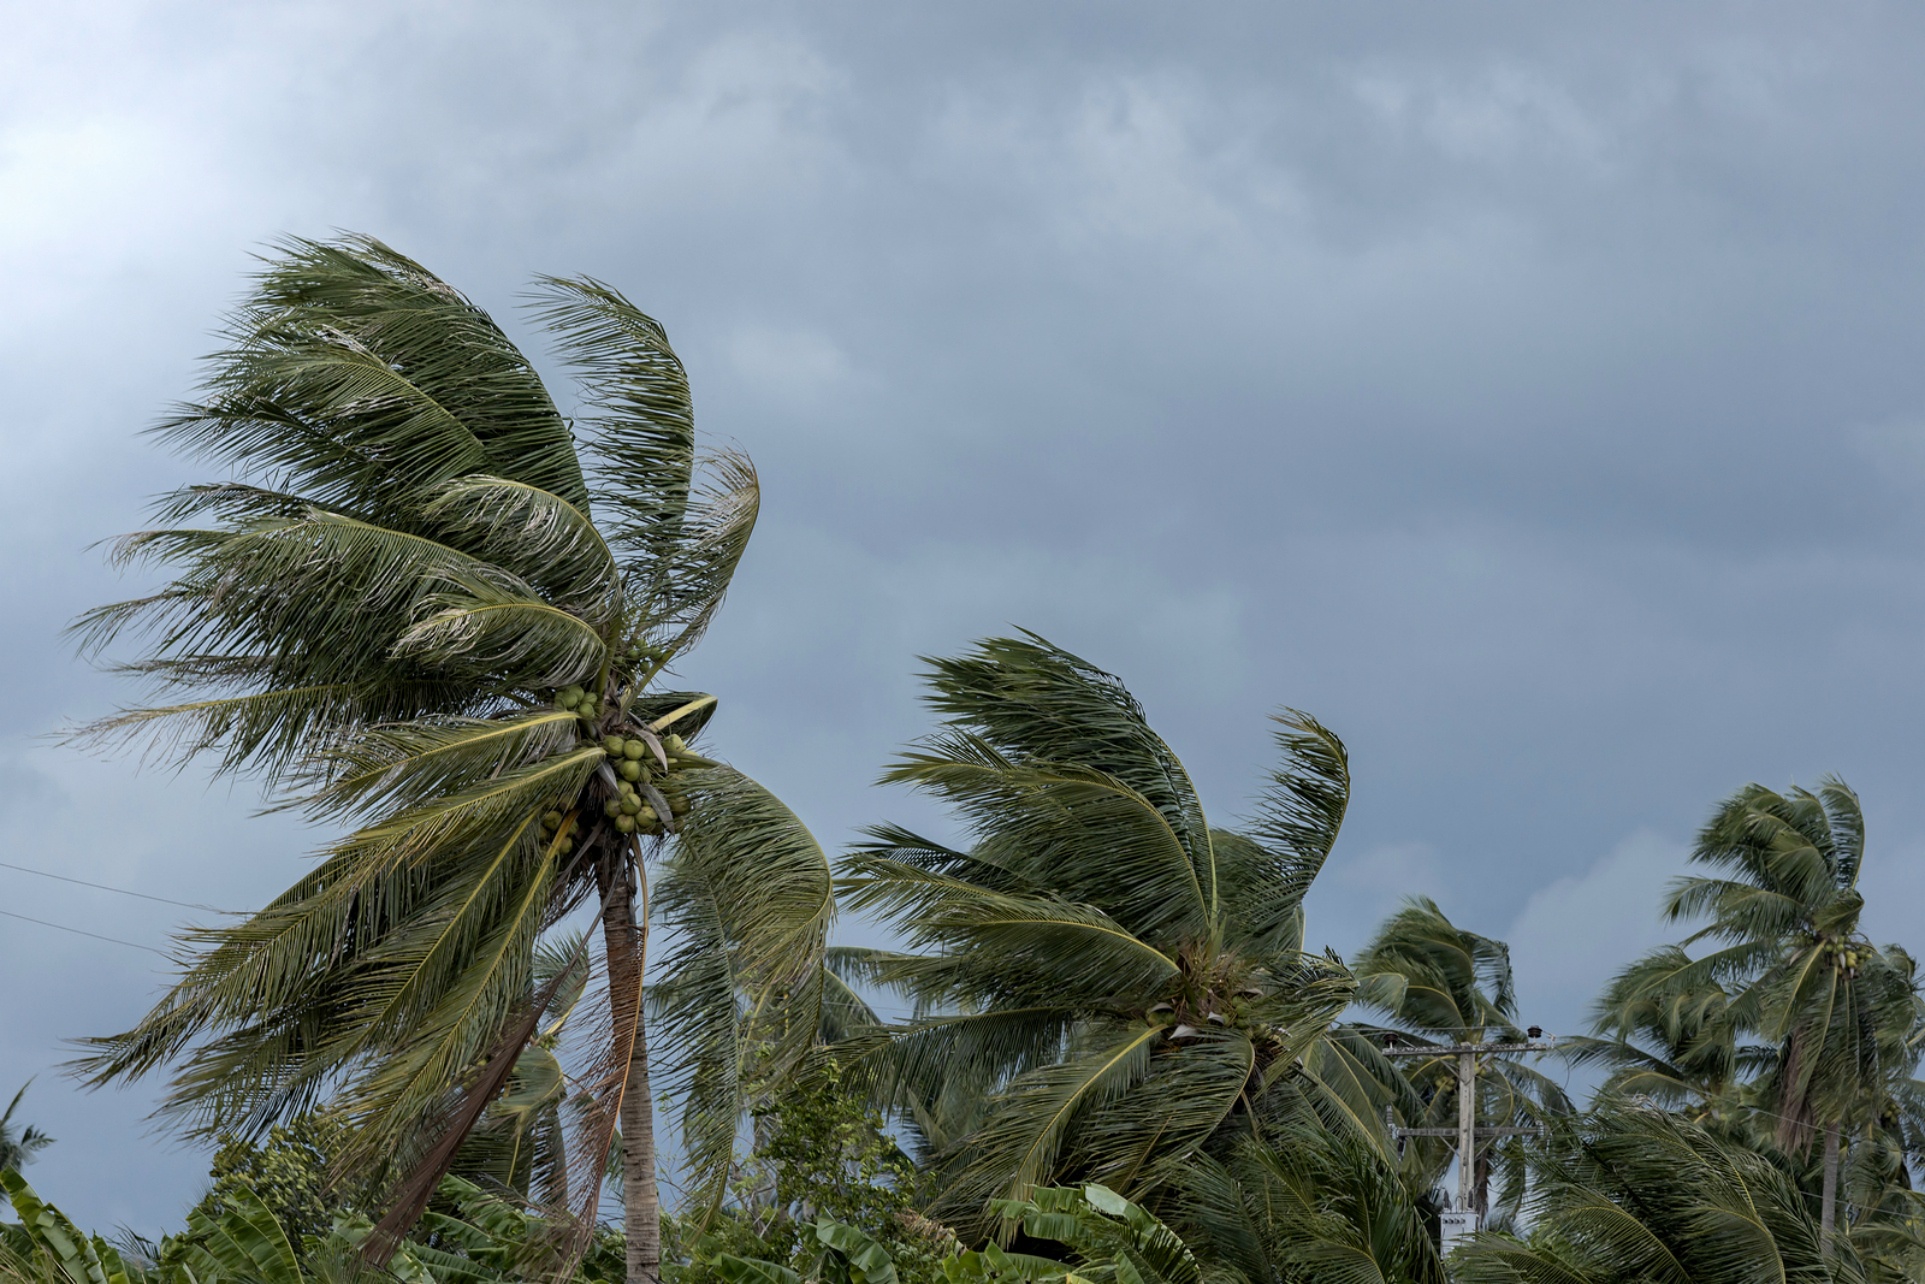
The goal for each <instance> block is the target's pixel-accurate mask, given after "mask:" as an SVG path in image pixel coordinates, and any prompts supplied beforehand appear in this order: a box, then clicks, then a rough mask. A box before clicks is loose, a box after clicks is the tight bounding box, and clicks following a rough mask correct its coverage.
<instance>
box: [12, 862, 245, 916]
mask: <svg viewBox="0 0 1925 1284" xmlns="http://www.w3.org/2000/svg"><path fill="white" fill-rule="evenodd" d="M0 869H11V870H15V871H18V872H19V873H22V874H33V875H36V876H38V877H40V878H55V879H59V880H60V881H61V882H63V883H73V884H75V885H77V886H80V887H91V888H93V889H94V890H95V891H99V892H113V893H114V894H115V895H118V896H138V897H139V898H140V899H141V900H143V901H157V902H159V903H160V904H162V905H177V906H179V907H180V908H181V909H191V910H205V911H206V912H208V913H209V914H226V913H228V912H229V911H227V910H224V909H221V908H220V907H219V906H216V905H202V904H201V903H200V902H199V901H176V900H171V899H169V898H168V897H165V896H155V895H153V894H151V893H148V892H136V891H133V890H132V889H130V888H126V887H110V886H108V885H107V884H106V883H90V882H88V881H87V880H86V879H84V878H70V877H68V876H67V875H65V874H55V873H52V872H50V871H48V870H44V869H31V868H29V867H28V866H26V865H15V864H14V863H12V862H11V861H4V860H0Z"/></svg>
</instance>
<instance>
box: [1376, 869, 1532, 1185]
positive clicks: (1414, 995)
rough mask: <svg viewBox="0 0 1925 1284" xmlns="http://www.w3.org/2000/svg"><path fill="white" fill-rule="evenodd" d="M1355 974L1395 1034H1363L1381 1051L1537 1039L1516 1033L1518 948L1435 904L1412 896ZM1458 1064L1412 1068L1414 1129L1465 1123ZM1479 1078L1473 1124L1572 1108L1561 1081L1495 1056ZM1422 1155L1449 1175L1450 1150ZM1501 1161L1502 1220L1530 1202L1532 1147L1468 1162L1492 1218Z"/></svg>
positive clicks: (1451, 1059) (1502, 1148)
mask: <svg viewBox="0 0 1925 1284" xmlns="http://www.w3.org/2000/svg"><path fill="white" fill-rule="evenodd" d="M1351 971H1352V972H1354V973H1355V974H1356V977H1357V1005H1358V1006H1359V1007H1361V1008H1364V1009H1365V1010H1367V1011H1370V1012H1375V1013H1377V1014H1379V1015H1381V1016H1382V1017H1383V1018H1384V1019H1385V1020H1386V1021H1387V1022H1388V1023H1389V1025H1388V1027H1384V1026H1365V1027H1362V1029H1363V1030H1364V1032H1365V1034H1366V1036H1367V1037H1368V1038H1370V1039H1371V1041H1372V1042H1378V1043H1390V1042H1394V1043H1397V1044H1399V1045H1401V1046H1403V1047H1412V1046H1416V1047H1422V1046H1425V1045H1439V1046H1444V1045H1451V1044H1460V1045H1461V1044H1467V1043H1485V1042H1496V1043H1519V1042H1523V1041H1524V1040H1525V1039H1526V1038H1527V1037H1528V1036H1527V1034H1526V1032H1525V1031H1524V1030H1523V1029H1522V1028H1520V1027H1519V1025H1518V1024H1517V986H1516V983H1515V980H1514V978H1513V976H1512V974H1511V951H1510V946H1508V945H1506V944H1505V943H1504V942H1503V941H1500V940H1498V939H1496V938H1495V937H1490V936H1483V935H1480V934H1479V933H1477V932H1473V931H1471V930H1469V929H1468V928H1463V927H1459V926H1457V925H1456V924H1455V923H1453V922H1451V921H1450V919H1449V918H1448V917H1446V916H1445V914H1444V912H1443V910H1441V909H1439V908H1438V906H1437V903H1436V902H1435V901H1433V900H1430V899H1429V898H1427V897H1421V896H1419V897H1412V898H1411V899H1410V900H1408V901H1406V902H1405V904H1404V905H1403V907H1402V908H1400V909H1398V910H1397V911H1396V912H1395V913H1393V914H1392V915H1391V916H1390V917H1389V918H1388V919H1386V920H1385V921H1384V924H1383V926H1382V927H1380V928H1378V929H1377V934H1376V936H1375V937H1374V938H1372V940H1371V942H1370V944H1368V945H1366V946H1365V947H1364V949H1363V952H1362V953H1360V954H1359V955H1358V956H1357V957H1356V959H1355V960H1354V961H1353V962H1352V964H1351ZM1458 1063H1459V1059H1458V1057H1457V1056H1455V1055H1453V1054H1449V1053H1442V1052H1440V1053H1439V1054H1438V1055H1437V1056H1436V1057H1434V1058H1432V1057H1429V1056H1422V1055H1419V1056H1415V1057H1408V1058H1405V1059H1404V1060H1403V1062H1402V1065H1401V1069H1402V1071H1403V1074H1404V1076H1405V1077H1406V1078H1407V1079H1408V1080H1409V1082H1410V1083H1411V1085H1412V1086H1413V1087H1414V1088H1415V1089H1416V1093H1417V1097H1418V1099H1419V1100H1420V1101H1421V1102H1422V1107H1421V1110H1420V1112H1419V1113H1418V1114H1417V1116H1416V1117H1409V1118H1406V1119H1405V1122H1406V1123H1409V1124H1417V1125H1420V1126H1426V1127H1437V1126H1443V1125H1448V1124H1453V1123H1455V1122H1456V1121H1457V1117H1458V1100H1459V1094H1460V1092H1461V1089H1462V1085H1460V1084H1459V1083H1458V1081H1457V1076H1458V1071H1459V1064H1458ZM1477 1069H1478V1075H1477V1082H1476V1084H1475V1085H1474V1087H1473V1091H1474V1092H1475V1093H1476V1094H1477V1103H1476V1111H1475V1116H1474V1117H1475V1118H1476V1119H1478V1120H1479V1121H1480V1123H1487V1124H1499V1123H1501V1124H1507V1125H1512V1126H1534V1125H1541V1124H1542V1123H1543V1122H1544V1121H1545V1120H1546V1119H1548V1118H1550V1117H1551V1116H1553V1115H1558V1114H1563V1113H1566V1112H1568V1111H1569V1109H1570V1102H1569V1100H1568V1099H1567V1098H1566V1097H1565V1095H1564V1091H1563V1089H1562V1088H1561V1087H1559V1086H1558V1084H1557V1083H1556V1082H1555V1081H1554V1080H1552V1079H1550V1078H1548V1077H1547V1076H1545V1075H1543V1074H1541V1073H1539V1072H1538V1071H1537V1070H1535V1069H1533V1068H1532V1067H1530V1066H1527V1065H1525V1064H1523V1063H1522V1062H1521V1061H1518V1060H1516V1059H1514V1058H1509V1057H1490V1058H1486V1059H1484V1060H1482V1061H1480V1062H1479V1064H1478V1067H1477ZM1414 1150H1415V1152H1416V1153H1418V1154H1420V1155H1421V1154H1425V1153H1428V1154H1430V1155H1432V1156H1434V1157H1435V1159H1434V1161H1433V1167H1434V1168H1435V1169H1436V1170H1437V1171H1438V1172H1441V1169H1442V1161H1443V1159H1444V1157H1445V1155H1446V1154H1447V1153H1448V1150H1447V1147H1446V1146H1445V1145H1443V1144H1441V1143H1439V1142H1435V1141H1433V1142H1429V1143H1428V1144H1426V1143H1423V1142H1419V1143H1418V1144H1417V1145H1416V1146H1415V1147H1414ZM1499 1158H1501V1159H1502V1160H1503V1161H1504V1169H1505V1171H1504V1182H1503V1190H1504V1194H1505V1198H1506V1201H1507V1202H1506V1208H1505V1209H1504V1210H1500V1211H1504V1212H1513V1211H1515V1205H1516V1201H1517V1200H1519V1199H1521V1198H1522V1196H1523V1189H1524V1164H1523V1143H1522V1141H1521V1140H1519V1139H1517V1138H1510V1139H1506V1140H1504V1141H1500V1142H1497V1143H1495V1144H1494V1145H1493V1146H1489V1147H1486V1148H1484V1149H1483V1150H1481V1151H1480V1152H1479V1153H1478V1154H1477V1155H1476V1156H1475V1158H1474V1159H1472V1160H1469V1161H1468V1162H1471V1163H1473V1164H1474V1168H1473V1178H1474V1185H1475V1190H1476V1206H1477V1211H1478V1212H1479V1213H1480V1214H1481V1213H1487V1212H1488V1211H1489V1210H1490V1185H1491V1173H1492V1163H1493V1160H1494V1159H1499ZM1459 1159H1460V1161H1462V1160H1463V1159H1464V1157H1462V1156H1460V1157H1459Z"/></svg>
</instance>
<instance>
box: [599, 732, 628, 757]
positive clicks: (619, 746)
mask: <svg viewBox="0 0 1925 1284" xmlns="http://www.w3.org/2000/svg"><path fill="white" fill-rule="evenodd" d="M624 748H626V746H625V745H624V744H623V743H622V738H621V737H620V736H603V737H602V751H603V752H604V753H606V754H607V755H608V756H609V757H611V758H619V757H621V756H622V750H623V749H624Z"/></svg>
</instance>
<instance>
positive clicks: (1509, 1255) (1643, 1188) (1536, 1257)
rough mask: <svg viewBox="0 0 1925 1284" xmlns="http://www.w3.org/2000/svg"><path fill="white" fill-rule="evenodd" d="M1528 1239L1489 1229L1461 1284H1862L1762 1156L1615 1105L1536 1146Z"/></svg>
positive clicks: (1672, 1119)
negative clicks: (1777, 1283)
mask: <svg viewBox="0 0 1925 1284" xmlns="http://www.w3.org/2000/svg"><path fill="white" fill-rule="evenodd" d="M1532 1167H1533V1169H1534V1170H1535V1171H1534V1172H1533V1174H1532V1175H1533V1178H1534V1181H1533V1188H1532V1195H1531V1200H1530V1217H1529V1222H1530V1226H1531V1231H1530V1235H1529V1237H1528V1238H1527V1239H1518V1238H1515V1237H1513V1236H1509V1235H1503V1234H1494V1233H1488V1232H1487V1233H1485V1234H1481V1235H1479V1236H1477V1237H1475V1238H1474V1239H1473V1240H1472V1241H1471V1243H1470V1244H1468V1245H1466V1246H1465V1247H1463V1248H1460V1249H1459V1250H1458V1251H1457V1252H1456V1253H1455V1254H1453V1259H1452V1276H1453V1278H1455V1279H1457V1280H1460V1281H1463V1284H1552V1282H1556V1284H1590V1282H1592V1281H1598V1282H1602V1281H1618V1280H1624V1281H1630V1280H1637V1281H1651V1282H1653V1284H1755V1282H1756V1281H1759V1280H1783V1281H1804V1282H1808V1284H1819V1282H1820V1281H1839V1282H1840V1284H1844V1282H1846V1281H1853V1282H1856V1281H1862V1280H1864V1279H1865V1278H1866V1276H1865V1274H1864V1272H1863V1270H1862V1267H1861V1265H1860V1263H1859V1262H1858V1260H1857V1259H1856V1258H1855V1256H1853V1255H1852V1253H1851V1252H1850V1250H1849V1249H1846V1250H1845V1251H1842V1252H1833V1253H1828V1252H1827V1251H1826V1249H1825V1246H1824V1242H1823V1236H1822V1235H1821V1233H1820V1229H1819V1227H1818V1225H1817V1224H1816V1223H1814V1222H1813V1221H1812V1219H1811V1216H1810V1213H1809V1212H1808V1211H1807V1209H1806V1206H1805V1203H1804V1197H1803V1193H1802V1192H1801V1191H1800V1190H1799V1189H1798V1187H1797V1185H1796V1184H1795V1183H1794V1182H1793V1181H1792V1179H1791V1178H1790V1176H1789V1175H1788V1174H1787V1173H1786V1172H1785V1171H1784V1170H1783V1169H1782V1168H1780V1167H1778V1166H1777V1165H1775V1164H1773V1163H1772V1162H1771V1161H1770V1159H1769V1158H1767V1157H1766V1156H1764V1155H1760V1154H1759V1153H1757V1152H1756V1151H1753V1150H1750V1149H1748V1148H1745V1147H1743V1146H1739V1145H1735V1144H1733V1143H1731V1142H1728V1141H1722V1140H1720V1139H1719V1138H1717V1137H1715V1136H1713V1135H1712V1134H1711V1133H1709V1132H1707V1131H1705V1130H1704V1129H1703V1128H1700V1127H1699V1126H1698V1125H1696V1124H1693V1123H1690V1122H1688V1121H1686V1120H1683V1119H1680V1118H1678V1117H1677V1116H1675V1115H1669V1114H1666V1113H1664V1112H1663V1111H1660V1110H1656V1109H1654V1108H1650V1107H1643V1108H1636V1107H1631V1108H1627V1107H1622V1106H1614V1107H1609V1108H1606V1109H1603V1110H1600V1111H1596V1112H1594V1113H1592V1114H1589V1115H1587V1116H1584V1117H1582V1118H1580V1119H1577V1120H1575V1121H1573V1122H1572V1123H1571V1124H1570V1125H1568V1126H1562V1127H1560V1128H1558V1129H1557V1131H1556V1133H1555V1135H1554V1136H1553V1139H1552V1141H1551V1144H1549V1145H1548V1146H1546V1147H1543V1148H1541V1149H1536V1150H1534V1151H1533V1157H1532Z"/></svg>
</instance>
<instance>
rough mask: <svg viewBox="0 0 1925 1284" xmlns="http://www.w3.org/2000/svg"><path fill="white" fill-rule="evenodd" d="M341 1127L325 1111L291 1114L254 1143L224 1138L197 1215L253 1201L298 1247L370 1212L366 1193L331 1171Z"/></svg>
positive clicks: (344, 1133) (343, 1132)
mask: <svg viewBox="0 0 1925 1284" xmlns="http://www.w3.org/2000/svg"><path fill="white" fill-rule="evenodd" d="M348 1132H349V1128H348V1125H347V1123H346V1122H345V1121H344V1120H342V1119H341V1118H340V1117H339V1116H337V1115H333V1114H329V1113H327V1112H326V1111H318V1112H315V1113H312V1114H305V1115H300V1116H297V1117H296V1118H294V1119H292V1120H290V1121H289V1122H288V1123H286V1124H285V1125H280V1124H277V1125H275V1127H273V1128H272V1129H270V1130H269V1132H268V1135H267V1137H266V1139H265V1140H264V1141H263V1142H262V1143H261V1144H259V1145H255V1144H253V1143H251V1142H248V1141H245V1140H243V1139H241V1138H239V1137H235V1136H231V1135H230V1136H228V1137H226V1138H225V1139H223V1142H222V1145H221V1147H220V1149H219V1150H218V1151H216V1152H215V1154H214V1163H213V1167H212V1170H211V1171H210V1173H209V1176H210V1177H212V1179H213V1186H212V1188H211V1189H210V1190H209V1191H208V1192H207V1195H206V1197H205V1198H204V1199H203V1200H202V1201H201V1203H200V1205H199V1211H201V1212H203V1213H206V1214H210V1215H213V1214H218V1213H219V1212H222V1211H225V1210H228V1209H232V1208H234V1207H236V1206H237V1205H238V1204H239V1203H242V1202H250V1201H251V1202H258V1203H259V1204H260V1205H262V1206H263V1207H265V1208H266V1209H267V1210H268V1212H269V1213H271V1214H272V1215H273V1217H274V1219H275V1220H276V1221H277V1222H278V1223H279V1224H280V1225H281V1227H282V1228H283V1229H284V1231H285V1232H286V1234H287V1236H288V1238H289V1240H290V1241H291V1242H292V1243H293V1244H294V1245H295V1247H296V1248H297V1249H298V1248H299V1247H300V1245H301V1244H302V1243H303V1242H304V1241H306V1240H308V1239H322V1238H325V1237H326V1236H327V1234H328V1232H329V1231H331V1230H332V1229H333V1228H334V1225H335V1223H336V1222H338V1221H340V1220H341V1219H342V1218H343V1217H348V1216H353V1215H355V1214H357V1213H365V1212H368V1211H371V1205H370V1204H369V1203H368V1192H366V1191H355V1190H350V1189H344V1188H343V1187H342V1185H341V1184H340V1183H339V1181H338V1179H337V1178H338V1173H337V1171H336V1170H335V1165H336V1161H337V1160H338V1158H339V1156H340V1154H341V1151H342V1148H343V1146H344V1145H345V1144H346V1141H347V1138H348Z"/></svg>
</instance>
